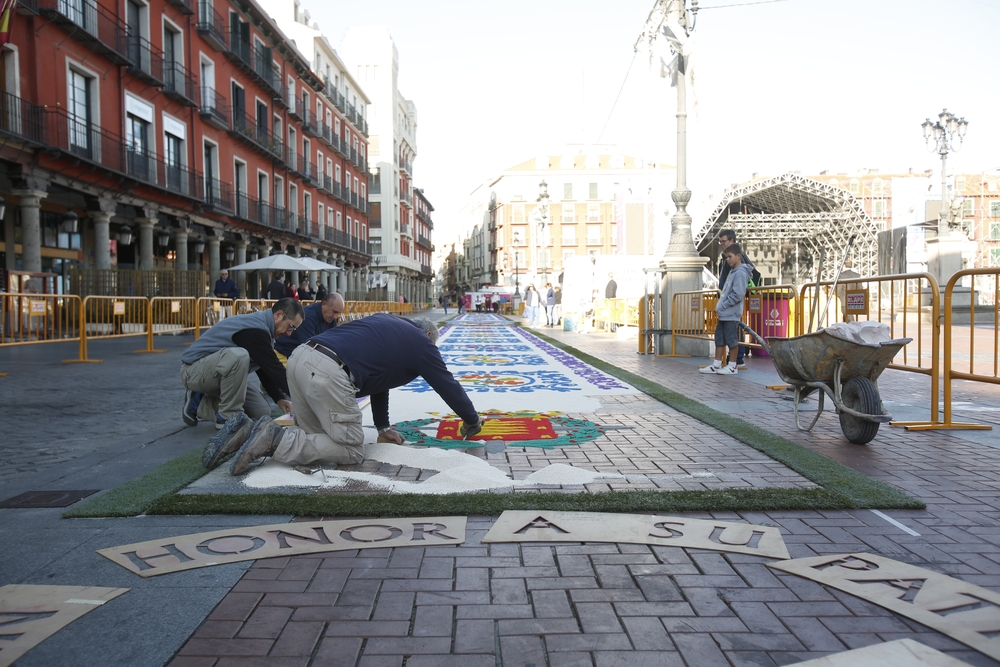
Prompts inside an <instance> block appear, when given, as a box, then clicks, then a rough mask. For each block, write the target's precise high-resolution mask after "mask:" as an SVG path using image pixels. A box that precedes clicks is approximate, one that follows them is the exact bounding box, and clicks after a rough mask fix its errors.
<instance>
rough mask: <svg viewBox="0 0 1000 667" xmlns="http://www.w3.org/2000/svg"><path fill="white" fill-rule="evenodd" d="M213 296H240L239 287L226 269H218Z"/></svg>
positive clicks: (224, 297) (223, 297) (234, 297)
mask: <svg viewBox="0 0 1000 667" xmlns="http://www.w3.org/2000/svg"><path fill="white" fill-rule="evenodd" d="M215 296H216V297H217V298H219V299H238V298H240V288H239V287H237V286H236V281H235V280H233V279H232V278H230V277H229V271H228V269H222V270H221V271H219V279H218V280H216V281H215Z"/></svg>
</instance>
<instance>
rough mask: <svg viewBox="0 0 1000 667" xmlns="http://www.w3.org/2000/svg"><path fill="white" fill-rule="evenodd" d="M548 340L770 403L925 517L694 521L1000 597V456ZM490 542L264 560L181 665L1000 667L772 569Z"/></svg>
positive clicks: (751, 516)
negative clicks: (861, 558) (845, 660)
mask: <svg viewBox="0 0 1000 667" xmlns="http://www.w3.org/2000/svg"><path fill="white" fill-rule="evenodd" d="M544 332H545V333H546V334H550V335H553V336H554V337H557V338H560V339H563V340H565V341H566V342H567V343H569V344H571V345H574V346H575V347H578V348H580V349H582V350H584V351H586V352H588V353H590V354H593V355H595V356H599V357H600V358H601V359H604V360H606V361H608V362H610V363H612V364H615V365H617V366H620V367H621V368H624V369H626V370H629V371H632V372H635V373H639V374H641V375H642V376H643V377H646V378H648V379H650V380H652V381H655V382H658V383H660V384H662V385H663V386H665V387H667V388H670V389H674V390H676V391H679V392H682V393H684V394H685V395H687V396H690V397H691V398H694V399H695V400H699V401H702V402H705V403H717V402H720V401H722V402H729V403H731V404H734V405H739V404H740V403H741V401H746V397H747V396H748V395H753V396H754V397H755V398H754V401H756V402H758V403H759V404H760V405H764V406H766V405H767V404H773V405H771V409H755V410H751V411H746V412H741V413H740V414H739V415H738V416H740V417H741V418H742V419H745V420H746V421H749V422H751V423H755V424H757V425H758V426H761V427H763V428H766V429H768V430H770V431H772V432H775V433H778V434H780V435H782V436H784V437H786V438H789V439H791V440H793V441H795V442H797V443H799V444H801V445H803V446H805V447H808V448H810V449H814V450H815V451H818V452H821V453H823V454H825V455H827V456H829V457H831V458H834V459H836V460H838V461H840V462H842V463H844V464H845V465H848V466H850V467H852V468H854V469H856V470H859V471H861V472H864V473H865V474H868V475H870V476H872V477H875V478H878V479H880V480H882V481H884V482H887V483H889V484H892V485H895V486H897V487H899V488H902V489H904V490H906V491H907V492H908V493H910V494H912V495H914V496H916V497H918V498H920V499H922V500H924V501H925V502H926V503H927V505H928V509H927V510H926V511H894V512H891V514H892V517H893V518H894V519H896V520H898V521H900V522H902V523H903V524H904V525H906V526H908V527H909V528H911V529H912V530H913V531H914V532H916V533H918V535H916V536H914V535H910V534H909V533H907V532H905V531H903V530H901V529H899V528H897V527H896V526H894V525H892V524H890V523H889V522H887V521H885V520H884V519H882V518H881V517H880V516H878V515H876V514H874V513H873V512H870V511H868V510H857V511H850V512H842V511H834V512H807V511H797V512H766V513H760V512H736V513H730V512H719V513H712V514H711V515H708V514H700V515H694V516H696V518H714V519H718V520H730V521H746V522H750V523H755V524H761V525H767V526H777V527H779V528H780V529H781V531H782V535H783V537H784V540H785V543H786V544H787V546H788V549H789V552H790V554H791V556H792V557H793V558H798V557H806V556H814V555H823V554H833V553H852V552H858V551H867V552H871V553H875V554H879V555H882V556H886V557H889V558H894V559H897V560H901V561H905V562H908V563H913V564H916V565H919V566H921V567H925V568H928V569H931V570H935V571H938V572H942V573H945V574H949V575H952V576H956V577H958V578H960V579H962V580H964V581H968V582H970V583H974V584H977V585H980V586H984V587H987V588H990V589H992V590H1000V527H998V524H1000V521H998V519H1000V511H998V506H1000V496H998V493H997V490H998V481H1000V480H998V477H1000V473H998V470H1000V465H998V464H1000V449H996V448H993V447H984V446H981V445H977V444H975V443H971V442H968V441H966V440H963V439H962V438H960V437H958V436H956V435H953V434H950V433H949V432H946V431H932V432H924V433H917V432H908V431H904V430H902V429H897V428H889V427H885V426H884V427H883V428H882V429H881V430H880V431H879V435H878V437H877V438H876V439H875V441H873V442H872V443H871V444H870V445H868V446H857V445H851V444H849V443H847V441H846V440H845V439H844V438H843V436H842V434H841V432H840V428H839V424H838V423H837V421H836V417H835V416H833V415H832V413H830V414H824V415H823V416H822V417H821V418H820V421H819V423H818V424H817V426H816V428H815V429H814V430H813V431H812V432H810V433H803V432H800V431H798V430H796V429H795V424H794V420H793V418H792V416H791V414H790V413H789V412H788V405H787V402H786V401H784V400H783V399H782V398H781V396H780V395H777V394H769V393H767V390H762V388H761V387H760V385H757V384H754V383H752V382H749V381H748V380H746V379H743V378H741V377H739V376H738V377H736V378H721V377H704V376H699V375H698V374H697V373H696V371H695V369H696V363H695V362H696V361H697V360H686V361H682V360H678V359H669V358H663V357H660V358H657V357H643V356H639V355H637V354H635V351H634V350H635V342H634V341H619V340H617V339H616V338H614V337H611V336H606V335H593V334H592V335H587V336H580V335H575V334H564V333H562V332H557V331H555V330H545V331H544ZM703 363H704V362H703ZM766 363H767V360H764V359H761V360H758V359H754V360H752V362H751V365H752V367H756V366H757V365H758V364H759V365H762V366H763V365H765V364H766ZM884 378H885V379H884V380H883V381H882V382H881V386H882V387H883V388H884V389H887V390H888V391H890V392H892V393H893V394H896V395H903V394H904V392H905V393H906V395H910V394H916V395H919V393H920V391H921V388H920V384H921V382H922V380H923V379H922V378H919V377H917V376H912V375H907V374H902V373H893V372H889V373H887V374H886V376H884ZM963 391H966V392H967V393H968V395H969V397H971V398H974V399H976V400H982V399H983V397H984V396H990V395H991V394H990V393H989V392H985V393H984V392H983V391H982V388H980V387H972V388H968V387H966V388H963ZM992 395H993V396H994V398H993V400H995V393H994V394H992ZM778 411H780V412H782V414H775V413H776V412H778ZM684 428H689V429H691V430H696V429H700V430H704V428H705V427H704V425H700V424H698V423H697V422H695V423H694V424H692V425H691V426H689V427H684ZM681 435H684V433H681ZM690 435H694V433H690ZM491 525H492V518H490V517H470V519H469V527H468V531H467V541H466V543H465V544H464V545H461V546H456V547H433V548H413V547H408V548H404V549H394V550H389V549H383V550H366V551H361V552H340V553H336V554H331V555H329V556H325V557H317V556H316V555H309V556H298V557H293V558H289V559H272V560H262V561H258V562H257V563H255V565H254V566H253V567H252V568H251V569H250V570H249V571H248V572H247V573H246V574H245V575H244V577H243V578H242V580H241V581H240V582H239V583H238V584H237V585H236V586H235V587H234V588H233V589H232V591H231V592H230V593H229V594H228V595H227V596H226V597H225V598H224V599H223V601H222V603H220V604H219V606H218V607H216V609H215V610H214V611H213V612H212V614H211V615H210V616H209V617H208V619H207V620H206V621H205V622H204V623H203V624H202V625H201V627H200V628H199V629H198V630H197V631H196V632H195V634H194V635H193V636H192V637H191V638H190V640H189V641H188V642H187V643H186V644H185V645H184V646H183V647H182V648H181V649H180V651H179V652H178V654H177V656H176V657H175V658H174V659H173V661H172V662H170V663H169V664H170V665H173V666H177V667H180V666H187V665H199V666H201V665H206V666H207V665H216V666H219V667H221V666H223V665H230V664H232V665H236V664H239V665H255V664H261V665H265V664H266V665H334V666H339V665H350V666H354V665H358V666H375V665H395V666H400V665H403V664H404V661H405V664H406V665H407V667H415V666H422V665H434V666H447V665H462V666H463V667H464V666H466V665H469V666H473V667H475V666H478V665H490V666H491V667H492V666H495V665H500V664H502V665H508V666H516V667H521V666H522V665H523V666H525V667H527V665H536V666H538V667H540V666H541V665H550V666H552V667H561V666H570V665H572V666H576V665H587V666H595V665H596V666H599V667H604V666H610V665H626V664H627V665H629V667H642V666H644V665H688V666H691V667H695V666H697V667H703V666H713V665H720V666H721V665H726V666H733V665H737V666H738V665H784V664H789V663H793V662H797V661H801V660H807V659H811V658H816V657H820V656H822V655H826V654H829V653H832V652H839V651H844V650H848V649H852V648H858V647H861V646H865V645H869V644H873V643H880V642H885V641H891V640H895V639H900V638H903V637H910V638H913V639H916V640H917V641H920V642H921V643H924V644H926V645H928V646H931V647H934V648H936V649H938V650H941V651H945V652H946V653H948V654H949V655H951V656H952V657H954V658H958V659H960V660H964V661H965V662H967V663H969V664H970V665H998V664H1000V663H997V662H996V661H993V660H991V659H989V658H987V657H986V656H984V655H983V654H981V653H978V652H976V651H972V650H970V649H968V648H967V647H965V646H964V645H962V644H960V643H958V642H955V641H953V640H951V639H949V638H948V637H946V636H944V635H942V634H940V633H938V632H936V631H934V630H931V629H929V628H927V627H925V626H922V625H920V624H918V623H915V622H913V621H910V620H907V619H905V618H902V617H900V616H897V615H895V614H893V613H891V612H888V611H886V610H884V609H882V608H880V607H877V606H875V605H872V604H870V603H867V602H864V601H862V600H859V599H858V598H855V597H853V596H850V595H847V594H844V593H841V592H838V591H835V590H832V589H828V588H825V587H823V586H820V585H818V584H815V583H813V582H810V581H807V580H805V579H801V578H798V577H795V576H790V575H784V574H777V573H775V572H774V571H771V570H769V569H768V568H767V567H765V565H764V563H765V562H766V561H765V560H764V559H761V558H759V557H755V556H743V555H737V554H727V553H716V552H711V551H702V550H697V549H683V548H677V547H659V546H646V545H634V544H603V543H602V544H597V543H586V544H557V545H550V544H544V545H542V544H530V543H524V544H482V543H481V541H480V540H481V539H482V537H483V535H485V533H486V531H487V530H488V529H489V527H490V526H491Z"/></svg>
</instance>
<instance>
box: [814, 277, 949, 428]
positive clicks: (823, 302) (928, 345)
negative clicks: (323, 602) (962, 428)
mask: <svg viewBox="0 0 1000 667" xmlns="http://www.w3.org/2000/svg"><path fill="white" fill-rule="evenodd" d="M832 286H833V285H832V281H824V282H820V283H807V284H805V285H803V286H802V288H801V292H800V293H801V295H802V298H801V308H800V309H799V313H798V318H799V331H800V332H802V333H809V332H811V331H815V330H816V328H817V324H818V325H819V326H820V327H826V326H829V325H831V324H833V323H835V322H848V321H865V320H875V321H878V322H881V323H883V324H886V325H888V326H889V332H890V337H891V338H894V339H895V338H912V339H913V342H912V343H910V344H909V345H907V346H905V347H904V348H903V349H902V350H900V352H899V354H898V355H897V356H896V358H895V359H893V361H892V363H891V364H889V366H888V367H889V368H894V369H896V370H902V371H909V372H912V373H920V374H922V375H927V376H929V377H930V382H931V397H930V398H931V413H930V414H931V423H937V422H938V396H939V395H940V372H941V371H940V368H941V364H940V361H941V354H940V346H941V327H940V324H941V321H940V317H941V292H940V289H939V288H938V283H937V280H936V279H935V278H934V276H932V275H931V274H929V273H903V274H898V275H892V276H875V277H860V278H848V279H846V280H843V281H841V282H840V283H838V284H837V288H836V294H832V293H831V288H832ZM817 294H820V296H821V298H819V299H817V298H816V295H817ZM831 297H832V299H831ZM828 300H830V305H829V307H827V301H828ZM824 309H826V314H825V316H824V313H823V311H824ZM925 423H926V422H893V426H906V427H908V428H909V427H911V426H913V425H915V424H925Z"/></svg>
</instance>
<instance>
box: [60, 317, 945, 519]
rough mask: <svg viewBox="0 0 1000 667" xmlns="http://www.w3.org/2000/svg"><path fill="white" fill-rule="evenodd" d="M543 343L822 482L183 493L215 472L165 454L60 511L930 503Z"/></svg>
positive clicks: (311, 512) (441, 511)
mask: <svg viewBox="0 0 1000 667" xmlns="http://www.w3.org/2000/svg"><path fill="white" fill-rule="evenodd" d="M531 333H532V335H535V336H538V337H539V338H541V339H543V340H545V341H546V342H548V343H550V344H552V345H554V346H556V347H558V348H560V349H562V350H564V351H566V352H568V353H570V354H572V355H574V356H576V357H577V358H579V359H580V360H582V361H584V362H586V363H588V364H590V365H591V366H594V367H595V368H597V369H599V370H601V371H603V372H605V373H607V374H608V375H611V376H614V377H616V378H618V379H620V380H624V381H625V382H628V383H629V384H631V385H632V386H633V387H635V388H636V389H638V390H640V391H642V392H643V393H645V394H647V395H649V396H652V397H653V398H655V399H657V400H658V401H661V402H662V403H665V404H666V405H669V406H670V407H672V408H673V409H675V410H677V411H678V412H681V413H683V414H686V415H688V416H690V417H693V418H694V419H697V420H698V421H700V422H702V423H704V424H707V425H708V426H711V427H713V428H715V429H717V430H718V431H720V432H722V433H725V434H726V435H729V436H730V437H732V438H734V439H735V440H738V441H740V442H742V443H744V444H745V445H748V446H750V447H752V448H754V449H756V450H757V451H760V452H762V453H764V454H766V455H767V456H769V457H770V458H772V459H774V460H775V461H778V462H779V463H782V464H784V465H785V466H787V467H789V468H791V469H792V470H794V471H795V472H797V473H799V474H800V475H802V476H803V477H805V478H807V479H809V480H811V481H813V482H815V483H816V484H818V485H819V486H820V487H821V488H818V489H779V488H765V489H718V490H712V491H613V492H607V493H544V492H543V493H463V494H450V495H421V494H398V495H379V494H373V495H338V494H323V493H319V494H315V493H314V494H274V493H267V494H246V495H243V494H211V495H209V494H185V495H177V493H176V492H177V491H179V490H180V489H182V488H184V487H185V486H187V485H188V484H190V483H191V482H193V481H194V480H196V479H198V478H199V477H201V476H203V475H205V474H206V473H207V472H208V471H207V470H205V468H204V467H202V465H201V450H200V448H198V449H197V450H194V451H191V452H188V453H187V454H183V455H182V456H179V457H177V458H176V459H173V460H172V461H168V462H167V463H164V464H163V465H161V466H159V467H158V468H156V469H155V470H152V471H150V472H148V473H146V474H145V475H143V476H142V477H139V478H137V479H134V480H132V481H131V482H128V483H126V484H123V485H122V486H120V487H118V488H116V489H112V490H111V491H109V492H108V493H105V494H103V495H101V496H98V497H97V498H94V499H93V500H90V501H88V502H85V503H83V504H82V505H80V506H79V507H76V508H74V509H71V510H69V511H67V512H65V513H64V514H63V516H64V517H66V518H82V517H112V516H135V515H137V514H142V513H147V514H292V515H296V516H416V515H424V516H430V515H497V514H500V513H502V512H503V511H504V510H517V509H538V510H549V511H553V510H561V511H583V512H618V513H638V512H707V511H715V512H720V511H734V512H738V511H755V512H762V511H776V510H833V509H859V508H860V509H868V508H877V509H925V508H926V505H925V504H924V503H923V502H922V501H920V500H917V499H915V498H912V497H911V496H909V495H907V494H906V493H904V492H903V491H901V490H899V489H896V488H894V487H892V486H890V485H888V484H885V483H884V482H880V481H877V480H873V479H871V478H869V477H866V476H865V475H862V474H861V473H858V472H855V471H854V470H851V469H850V468H848V467H847V466H845V465H842V464H840V463H837V462H836V461H833V460H832V459H829V458H827V457H825V456H823V455H822V454H818V453H816V452H813V451H811V450H809V449H806V448H805V447H802V446H800V445H797V444H795V443H794V442H792V441H790V440H787V439H785V438H782V437H781V436H778V435H775V434H773V433H770V432H768V431H766V430H764V429H762V428H759V427H757V426H754V425H753V424H750V423H747V422H745V421H743V420H741V419H738V418H736V417H732V416H730V415H728V414H726V413H724V412H720V411H718V410H714V409H712V408H710V407H708V406H706V405H703V404H702V403H699V402H697V401H695V400H693V399H690V398H688V397H686V396H684V395H682V394H679V393H677V392H675V391H671V390H669V389H667V388H665V387H663V386H661V385H658V384H656V383H655V382H651V381H649V380H647V379H645V378H643V377H641V376H639V375H636V374H634V373H631V372H629V371H626V370H624V369H621V368H618V367H617V366H614V365H612V364H609V363H607V362H605V361H602V360H600V359H598V358H597V357H593V356H591V355H589V354H587V353H585V352H583V351H581V350H578V349H576V348H574V347H572V346H570V345H566V344H565V343H562V342H561V341H558V340H556V339H553V338H549V337H548V336H545V335H543V334H540V333H538V332H536V331H532V332H531Z"/></svg>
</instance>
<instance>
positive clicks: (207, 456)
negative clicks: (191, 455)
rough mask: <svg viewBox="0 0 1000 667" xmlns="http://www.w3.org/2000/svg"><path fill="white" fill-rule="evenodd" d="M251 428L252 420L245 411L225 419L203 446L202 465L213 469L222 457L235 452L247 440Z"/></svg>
mask: <svg viewBox="0 0 1000 667" xmlns="http://www.w3.org/2000/svg"><path fill="white" fill-rule="evenodd" d="M251 430H253V422H252V421H251V420H250V418H249V417H247V416H246V413H243V412H237V413H236V414H235V415H233V416H232V417H230V418H229V419H228V420H226V423H225V424H224V425H223V426H222V430H221V431H219V432H218V433H216V434H215V437H214V438H212V439H211V440H210V441H209V443H208V446H207V447H205V453H204V454H202V455H201V463H202V465H204V466H205V467H206V468H208V469H209V470H214V469H215V467H216V466H217V465H219V463H221V462H222V459H224V458H226V457H227V456H229V455H230V454H232V453H233V452H235V451H236V450H237V449H239V448H240V447H241V446H242V445H243V443H244V442H246V441H247V438H249V437H250V431H251Z"/></svg>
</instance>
